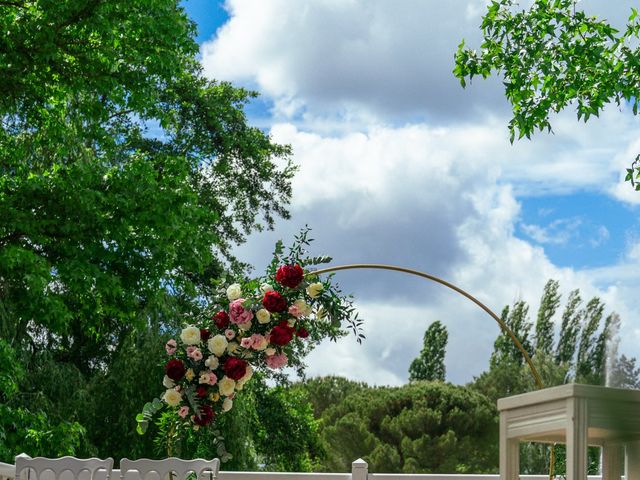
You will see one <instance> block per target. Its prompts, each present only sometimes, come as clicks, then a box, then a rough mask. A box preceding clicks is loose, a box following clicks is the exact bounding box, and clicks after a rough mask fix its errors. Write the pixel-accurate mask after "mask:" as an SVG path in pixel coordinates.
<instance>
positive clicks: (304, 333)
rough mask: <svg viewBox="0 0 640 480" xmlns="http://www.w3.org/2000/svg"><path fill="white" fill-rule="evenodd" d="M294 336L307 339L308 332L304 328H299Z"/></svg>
mask: <svg viewBox="0 0 640 480" xmlns="http://www.w3.org/2000/svg"><path fill="white" fill-rule="evenodd" d="M296 335H298V336H299V337H300V338H307V337H308V336H309V330H307V329H306V328H304V327H300V328H299V329H298V331H297V332H296Z"/></svg>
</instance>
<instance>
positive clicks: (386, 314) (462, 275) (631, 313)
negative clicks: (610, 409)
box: [239, 124, 640, 384]
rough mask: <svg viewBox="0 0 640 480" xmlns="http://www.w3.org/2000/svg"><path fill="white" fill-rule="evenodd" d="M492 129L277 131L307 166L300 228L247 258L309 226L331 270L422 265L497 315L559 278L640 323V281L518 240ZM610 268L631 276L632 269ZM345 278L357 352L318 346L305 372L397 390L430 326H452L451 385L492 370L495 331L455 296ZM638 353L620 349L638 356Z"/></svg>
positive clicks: (297, 212) (363, 276)
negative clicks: (581, 267) (581, 265)
mask: <svg viewBox="0 0 640 480" xmlns="http://www.w3.org/2000/svg"><path fill="white" fill-rule="evenodd" d="M491 130H492V129H491V127H486V128H480V127H459V128H429V127H427V126H425V125H410V126H406V127H403V128H389V127H375V128H372V129H371V130H370V131H368V132H366V133H351V134H345V135H341V136H330V137H328V136H322V135H319V134H315V133H309V132H301V131H299V130H298V129H297V128H296V127H295V126H293V125H291V124H279V125H277V126H275V127H274V129H273V131H272V134H273V136H274V138H275V139H276V140H277V141H279V142H287V143H290V144H291V145H292V146H293V150H294V152H295V159H296V161H297V162H298V163H299V164H300V166H301V169H300V172H299V174H298V175H297V177H296V179H295V180H294V203H293V205H294V208H293V221H291V222H286V223H285V222H282V223H281V225H280V226H279V228H278V229H277V232H276V233H275V234H270V235H262V234H261V235H260V237H259V238H258V237H256V238H254V239H253V241H252V242H251V243H250V244H249V245H248V246H246V247H245V248H243V249H242V250H240V251H239V253H240V254H241V255H242V257H243V258H246V259H248V260H250V261H252V262H253V263H254V264H256V265H264V264H265V263H266V261H267V258H268V255H269V252H270V250H271V246H272V243H273V241H274V239H275V238H291V237H292V235H293V233H295V230H296V229H297V228H298V227H299V226H301V225H303V224H304V223H309V224H310V225H311V226H312V227H314V232H313V237H314V238H316V239H317V240H318V241H317V245H316V246H314V253H315V254H324V253H329V254H333V255H334V256H335V262H334V264H345V263H360V262H362V263H390V264H396V265H403V266H407V267H411V268H415V269H418V270H423V271H426V272H428V273H432V274H435V275H438V276H441V277H443V278H445V279H446V280H449V281H451V282H453V283H454V284H456V285H459V286H460V287H461V288H464V289H465V290H467V291H469V292H470V293H471V294H472V295H475V296H476V297H477V298H478V299H479V300H480V301H482V302H484V303H486V304H487V305H488V306H489V307H490V308H492V309H493V310H494V311H495V312H496V313H499V312H500V310H501V308H502V307H503V306H504V305H505V304H510V303H512V302H513V301H514V300H516V299H524V300H526V301H528V302H529V303H530V305H531V307H532V314H535V308H537V305H538V301H539V298H540V295H541V292H542V287H543V285H544V283H545V282H546V280H548V279H549V278H555V279H558V280H559V281H560V283H561V286H562V288H563V289H564V293H565V297H566V294H567V293H568V291H569V290H572V289H574V288H580V289H581V290H582V291H583V294H584V297H585V298H589V297H591V296H593V295H600V296H602V297H603V298H604V299H605V300H606V301H607V303H608V306H609V307H610V308H611V309H615V310H617V311H619V312H620V313H621V314H622V315H623V320H624V318H625V316H626V318H630V319H632V318H637V316H638V309H637V307H636V306H635V305H633V303H632V301H631V298H632V297H629V298H625V297H623V296H621V294H620V292H623V291H624V292H627V291H628V290H627V289H629V288H632V287H631V285H633V284H634V282H636V281H637V274H636V275H635V276H634V277H630V278H629V279H628V280H627V279H623V280H622V281H617V282H613V274H612V271H605V270H594V271H585V272H580V271H575V270H572V269H568V268H558V267H556V266H555V265H553V264H552V262H550V261H549V259H548V258H547V257H546V255H545V253H544V250H543V249H542V248H540V247H535V246H532V245H531V244H530V243H528V242H526V241H524V240H521V239H519V238H516V237H515V235H514V229H515V226H516V224H517V222H518V221H519V215H520V208H519V204H518V201H517V199H516V197H515V193H514V189H513V188H512V187H511V186H510V185H508V184H501V183H500V182H499V180H500V178H501V175H502V169H501V167H502V166H503V164H504V163H505V162H507V161H509V160H510V159H509V158H508V155H507V154H506V153H503V154H502V156H501V157H497V156H492V155H487V151H491V149H492V148H493V147H494V146H495V143H494V141H493V140H492V136H491ZM496 151H497V149H496ZM629 258H631V257H629ZM632 263H633V265H636V266H637V265H638V263H640V262H638V261H635V260H634V261H633V262H632ZM611 269H625V271H627V272H631V270H629V269H627V266H626V265H619V266H615V267H613V266H612V267H611ZM337 279H338V280H339V281H340V283H341V284H343V286H344V289H345V291H347V292H350V293H353V294H354V295H355V296H356V299H357V307H358V309H359V310H360V311H361V312H362V313H363V317H364V318H365V319H366V324H365V325H366V329H367V330H366V333H367V337H368V339H367V340H366V342H365V344H364V345H363V346H358V345H357V344H356V343H355V340H354V339H353V338H352V337H348V338H346V339H343V340H341V341H340V342H338V344H329V343H327V344H325V345H322V346H321V347H320V349H319V350H318V351H317V352H316V353H315V354H314V355H312V356H311V358H310V364H311V367H310V371H309V373H310V374H336V373H343V372H348V373H349V376H350V377H351V378H356V379H360V380H365V381H369V382H373V383H396V384H397V383H402V382H403V381H405V380H406V378H407V369H408V365H409V363H410V361H411V360H412V358H414V357H415V355H417V352H418V351H419V349H420V346H421V338H422V334H423V332H424V330H425V329H426V327H427V326H428V324H429V323H431V322H432V321H434V320H441V321H443V323H444V324H445V325H447V326H448V328H449V332H450V344H449V349H448V357H447V368H448V371H449V378H450V379H451V380H453V381H456V382H464V381H468V380H470V379H471V377H472V376H473V375H477V374H479V373H480V372H481V371H482V370H483V369H484V368H486V366H487V361H488V358H489V354H490V352H491V349H492V346H493V340H494V339H495V337H496V335H497V334H498V327H497V325H496V324H495V322H493V320H491V318H490V317H489V316H488V315H486V313H484V312H483V311H481V310H480V309H479V308H477V307H476V306H474V305H473V304H471V303H469V302H468V300H466V299H464V298H462V297H461V296H459V295H458V294H455V293H453V292H449V291H448V290H446V289H444V288H443V287H439V286H437V285H429V284H427V283H425V282H424V281H423V280H420V279H418V278H412V277H408V276H402V275H399V274H395V273H390V272H359V273H358V272H341V273H340V274H338V276H337ZM624 328H625V330H624V332H623V333H624V335H625V337H626V338H627V339H631V338H636V339H638V338H640V337H638V335H637V334H636V332H635V330H633V328H632V324H631V323H630V322H627V323H626V324H625V327H624ZM623 347H629V345H625V344H623ZM636 350H637V347H635V346H632V347H630V348H626V349H625V348H623V351H625V352H628V353H629V354H632V355H637V354H640V352H636Z"/></svg>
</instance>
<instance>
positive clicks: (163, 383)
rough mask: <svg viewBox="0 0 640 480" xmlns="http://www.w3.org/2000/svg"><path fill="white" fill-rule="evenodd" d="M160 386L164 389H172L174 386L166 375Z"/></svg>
mask: <svg viewBox="0 0 640 480" xmlns="http://www.w3.org/2000/svg"><path fill="white" fill-rule="evenodd" d="M162 385H163V386H164V387H165V388H173V387H175V386H176V384H175V382H174V381H173V380H171V379H170V378H169V377H167V376H166V375H165V376H164V378H163V379H162Z"/></svg>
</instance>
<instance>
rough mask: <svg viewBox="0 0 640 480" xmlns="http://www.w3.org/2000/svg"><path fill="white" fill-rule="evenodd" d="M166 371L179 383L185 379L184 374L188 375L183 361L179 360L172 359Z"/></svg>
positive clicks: (166, 366) (165, 367) (168, 375)
mask: <svg viewBox="0 0 640 480" xmlns="http://www.w3.org/2000/svg"><path fill="white" fill-rule="evenodd" d="M164 371H165V373H166V374H167V377H169V378H170V379H171V380H173V381H174V382H179V381H180V380H182V377H184V374H185V373H187V369H186V367H185V366H184V363H182V360H178V359H177V358H172V359H171V360H169V361H168V362H167V364H166V365H165V366H164Z"/></svg>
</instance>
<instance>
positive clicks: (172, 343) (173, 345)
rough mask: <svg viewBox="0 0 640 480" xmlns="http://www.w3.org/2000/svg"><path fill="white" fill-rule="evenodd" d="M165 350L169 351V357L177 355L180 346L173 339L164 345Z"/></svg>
mask: <svg viewBox="0 0 640 480" xmlns="http://www.w3.org/2000/svg"><path fill="white" fill-rule="evenodd" d="M164 348H165V350H166V351H167V355H173V354H174V353H176V349H177V348H178V344H177V343H176V341H175V340H174V339H173V338H172V339H171V340H169V341H168V342H167V343H166V344H165V345H164Z"/></svg>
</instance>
